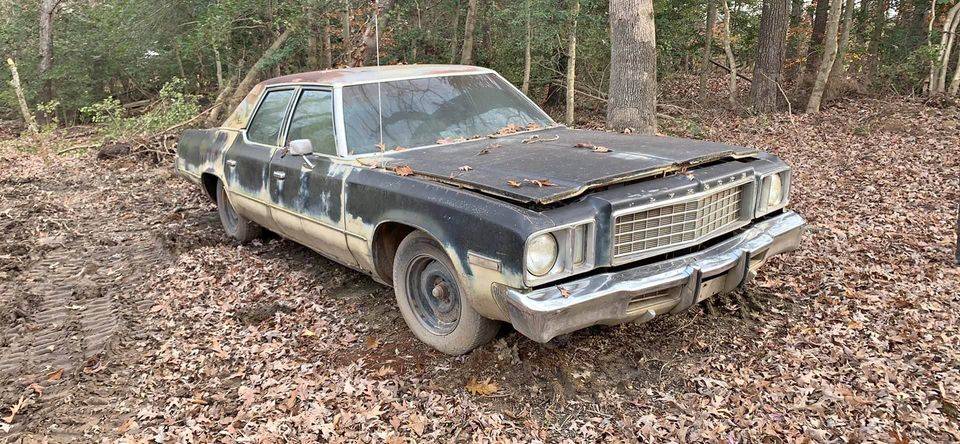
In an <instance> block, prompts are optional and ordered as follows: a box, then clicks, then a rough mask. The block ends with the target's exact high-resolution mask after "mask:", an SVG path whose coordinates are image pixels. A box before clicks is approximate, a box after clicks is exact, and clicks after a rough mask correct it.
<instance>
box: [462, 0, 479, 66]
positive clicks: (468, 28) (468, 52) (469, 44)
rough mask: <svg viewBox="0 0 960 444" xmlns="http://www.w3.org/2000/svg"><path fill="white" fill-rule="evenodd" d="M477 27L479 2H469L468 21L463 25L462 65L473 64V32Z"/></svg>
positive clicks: (474, 0)
mask: <svg viewBox="0 0 960 444" xmlns="http://www.w3.org/2000/svg"><path fill="white" fill-rule="evenodd" d="M476 25H477V0H469V1H468V2H467V21H466V23H464V25H463V48H462V49H461V50H460V64H461V65H470V64H472V63H473V31H474V28H476Z"/></svg>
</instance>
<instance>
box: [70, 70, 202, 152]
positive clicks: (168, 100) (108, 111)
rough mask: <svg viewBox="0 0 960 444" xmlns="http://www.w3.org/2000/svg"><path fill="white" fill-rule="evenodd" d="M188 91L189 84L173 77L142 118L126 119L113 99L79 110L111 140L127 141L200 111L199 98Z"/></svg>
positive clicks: (173, 123)
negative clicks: (186, 90) (187, 85)
mask: <svg viewBox="0 0 960 444" xmlns="http://www.w3.org/2000/svg"><path fill="white" fill-rule="evenodd" d="M185 89H186V82H184V81H183V80H181V79H178V78H174V79H173V80H171V81H169V82H167V83H166V84H165V85H163V88H161V89H160V100H159V101H158V102H157V103H155V104H153V105H151V107H150V108H149V109H148V110H147V112H145V113H143V114H141V115H139V116H134V117H124V115H123V105H121V104H120V101H119V100H117V99H115V98H113V97H107V98H106V99H103V100H101V101H100V102H97V103H94V104H92V105H89V106H85V107H83V108H80V112H81V113H83V114H84V115H85V116H87V117H88V118H89V119H90V120H91V121H92V122H93V123H96V124H98V125H101V127H102V130H103V133H104V135H106V136H107V137H108V138H112V139H125V138H130V137H134V136H144V135H149V134H154V133H157V132H160V131H163V130H165V129H167V128H170V127H171V126H174V125H177V124H178V123H181V122H184V121H186V120H188V119H190V118H192V117H194V116H196V115H197V113H199V112H200V105H199V104H198V103H197V100H198V97H197V96H194V95H190V94H187V93H186V92H185Z"/></svg>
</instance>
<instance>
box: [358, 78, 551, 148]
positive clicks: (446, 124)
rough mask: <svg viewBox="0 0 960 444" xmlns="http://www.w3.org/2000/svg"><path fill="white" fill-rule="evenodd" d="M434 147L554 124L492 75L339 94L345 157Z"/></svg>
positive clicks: (369, 86) (395, 84) (393, 84)
mask: <svg viewBox="0 0 960 444" xmlns="http://www.w3.org/2000/svg"><path fill="white" fill-rule="evenodd" d="M378 85H379V89H380V91H379V97H380V100H381V101H382V107H383V117H382V119H383V120H382V121H383V145H384V149H386V150H392V149H394V148H396V147H403V148H412V147H418V146H426V145H434V144H436V143H438V140H441V139H445V140H457V139H460V138H465V139H468V138H472V137H476V136H487V135H490V134H493V133H496V132H497V131H499V130H500V129H501V128H504V127H507V126H520V127H527V126H528V125H529V126H530V127H545V126H549V125H552V124H553V122H552V121H551V120H550V117H548V116H547V115H546V114H545V113H544V112H543V111H542V110H541V109H540V108H538V107H537V106H536V105H534V104H532V103H531V102H530V101H528V100H527V99H526V98H525V97H524V96H523V94H522V93H521V92H519V91H517V89H516V88H514V87H513V86H512V85H510V84H509V83H507V82H506V81H504V80H503V79H501V78H500V77H499V76H497V75H494V74H478V75H460V76H448V77H430V78H421V79H411V80H397V81H392V82H382V83H379V84H377V83H368V84H363V85H354V86H348V87H345V88H343V120H344V126H345V127H346V128H345V130H346V131H345V132H346V136H347V147H348V152H349V153H350V154H366V153H374V152H377V151H379V148H378V147H377V145H378V144H379V143H380V131H379V127H380V121H381V120H380V117H379V116H378V114H377V97H378V91H377V89H378V88H377V86H378Z"/></svg>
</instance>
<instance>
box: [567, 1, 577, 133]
mask: <svg viewBox="0 0 960 444" xmlns="http://www.w3.org/2000/svg"><path fill="white" fill-rule="evenodd" d="M579 14H580V0H572V3H571V5H570V29H569V31H568V32H569V35H568V37H567V113H566V120H565V122H566V124H567V125H573V120H574V107H575V103H576V102H575V99H576V79H577V15H579Z"/></svg>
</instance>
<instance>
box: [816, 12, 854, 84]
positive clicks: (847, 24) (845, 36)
mask: <svg viewBox="0 0 960 444" xmlns="http://www.w3.org/2000/svg"><path fill="white" fill-rule="evenodd" d="M852 27H853V0H846V4H845V5H844V6H843V32H842V33H840V43H839V45H838V46H837V59H836V61H835V62H834V63H833V69H831V70H830V76H829V77H827V87H826V89H825V90H824V92H823V95H824V97H826V98H827V100H832V99H833V98H835V97H836V96H837V94H838V92H839V90H840V82H841V81H842V80H843V76H844V75H846V72H847V64H846V61H845V59H846V58H847V48H848V47H849V46H850V31H851V28H852Z"/></svg>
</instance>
